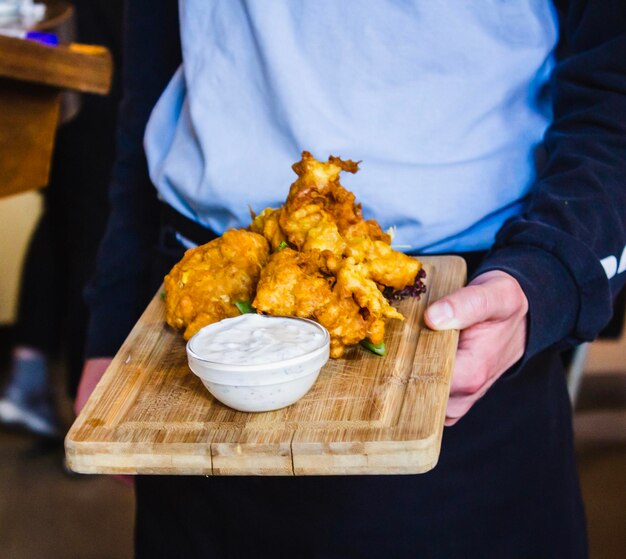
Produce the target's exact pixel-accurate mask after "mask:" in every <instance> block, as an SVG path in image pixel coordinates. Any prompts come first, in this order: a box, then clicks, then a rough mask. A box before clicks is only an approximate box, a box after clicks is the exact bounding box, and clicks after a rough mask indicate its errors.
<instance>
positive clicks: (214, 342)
mask: <svg viewBox="0 0 626 559" xmlns="http://www.w3.org/2000/svg"><path fill="white" fill-rule="evenodd" d="M324 342H325V336H324V332H323V331H322V330H321V329H320V328H318V327H317V326H316V325H315V324H311V323H310V322H307V321H304V320H298V319H293V318H287V317H278V316H263V315H258V314H242V315H241V316H237V317H235V318H227V319H224V320H221V321H219V322H216V323H214V324H210V325H209V326H206V327H205V328H203V329H202V330H201V332H200V333H199V335H196V336H195V337H194V340H193V344H192V350H193V351H194V353H196V354H197V355H199V356H202V357H203V358H204V359H206V360H208V361H211V362H214V363H225V364H232V365H244V364H245V365H255V364H262V363H276V362H278V361H284V360H285V359H291V358H293V357H299V356H301V355H305V354H307V353H309V352H311V351H313V350H315V349H318V348H320V347H321V346H322V345H323V344H324Z"/></svg>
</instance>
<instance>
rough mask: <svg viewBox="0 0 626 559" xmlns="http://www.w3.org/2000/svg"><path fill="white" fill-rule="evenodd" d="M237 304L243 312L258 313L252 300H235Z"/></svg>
mask: <svg viewBox="0 0 626 559" xmlns="http://www.w3.org/2000/svg"><path fill="white" fill-rule="evenodd" d="M235 306H236V307H237V309H239V312H240V313H241V314H250V313H256V309H255V308H254V307H253V306H252V305H251V304H250V301H235Z"/></svg>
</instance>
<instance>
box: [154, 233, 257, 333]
mask: <svg viewBox="0 0 626 559" xmlns="http://www.w3.org/2000/svg"><path fill="white" fill-rule="evenodd" d="M268 256H269V246H268V242H267V240H266V239H265V238H264V237H263V236H262V235H259V234H257V233H253V232H249V231H245V230H243V229H231V230H230V231H226V232H225V233H224V234H223V235H222V236H221V237H219V238H217V239H214V240H213V241H211V242H209V243H207V244H205V245H202V246H199V247H196V248H192V249H190V250H188V251H187V252H185V255H184V256H183V258H182V260H181V261H180V262H178V263H177V264H176V265H175V266H174V267H173V268H172V270H171V271H170V273H169V274H168V275H166V276H165V279H164V284H165V294H166V296H165V306H166V320H167V323H168V324H169V325H170V326H172V327H174V328H177V329H183V328H184V329H185V331H184V338H185V339H189V338H190V337H191V336H193V335H194V334H195V333H196V332H197V331H198V330H200V328H202V327H204V326H206V325H207V324H211V323H213V322H217V321H219V320H222V319H223V318H229V317H232V316H237V315H239V314H240V312H239V310H238V309H237V307H236V306H235V302H237V301H251V300H252V299H253V298H254V294H255V290H256V285H257V282H258V279H259V276H260V274H261V269H262V268H263V266H264V265H265V263H266V262H267V258H268Z"/></svg>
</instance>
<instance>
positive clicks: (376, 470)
mask: <svg viewBox="0 0 626 559" xmlns="http://www.w3.org/2000/svg"><path fill="white" fill-rule="evenodd" d="M420 260H422V262H423V263H424V268H425V270H426V273H427V276H426V284H427V287H428V291H427V293H426V294H425V295H422V297H421V299H420V300H417V299H415V298H412V299H405V300H404V301H402V302H400V303H399V309H400V310H401V312H402V313H403V314H404V316H405V318H406V319H405V320H404V321H398V320H393V321H389V322H388V324H387V331H386V336H385V343H386V346H387V351H388V353H387V355H386V356H385V357H379V356H376V355H374V354H372V353H369V352H368V351H366V350H364V349H363V348H361V347H360V346H357V347H354V348H352V349H351V350H350V351H349V352H348V353H347V355H346V357H345V358H342V359H337V360H330V361H329V362H328V364H327V365H326V366H324V368H323V369H322V371H321V373H320V376H319V378H318V380H317V382H316V383H315V385H314V386H313V388H312V389H311V390H310V391H309V392H308V393H307V395H306V396H304V398H302V399H301V400H299V401H298V402H296V403H295V404H294V405H292V406H289V407H287V408H284V409H281V410H277V411H273V412H265V413H244V412H238V411H235V410H232V409H230V408H228V407H226V406H224V405H223V404H221V403H220V402H218V401H217V400H215V399H214V398H213V397H212V396H211V395H210V394H209V392H208V391H207V390H206V389H205V388H204V386H203V385H202V383H201V382H200V380H199V379H198V378H197V377H196V376H195V375H193V374H192V373H191V371H190V370H189V368H188V366H187V358H186V353H185V342H184V340H183V338H182V335H181V334H180V333H179V332H175V331H173V330H172V329H170V328H169V327H168V326H167V325H166V324H165V321H164V316H165V308H164V307H165V305H164V303H163V301H162V300H161V297H160V293H157V294H156V295H155V297H154V298H153V300H152V302H151V303H150V305H149V306H148V308H147V309H146V311H145V312H144V314H143V315H142V316H141V318H140V319H139V321H138V322H137V324H136V326H135V327H134V329H133V330H132V332H131V333H130V334H129V336H128V338H127V339H126V341H125V342H124V344H123V345H122V347H121V349H120V351H119V352H118V354H117V355H116V357H115V359H114V360H113V362H112V364H111V366H110V367H109V368H108V369H107V371H106V373H105V375H104V376H103V378H102V380H101V381H100V383H99V384H98V386H97V387H96V389H95V390H94V392H93V394H92V396H91V398H90V399H89V401H88V402H87V404H86V406H85V408H84V409H83V411H82V413H81V414H80V415H79V417H78V418H77V419H76V421H75V423H74V425H73V426H72V428H71V429H70V431H69V433H68V434H67V437H66V440H65V449H66V455H67V463H68V465H69V467H70V468H71V469H72V470H74V471H76V472H81V473H102V474H120V473H128V474H197V475H331V474H409V473H421V472H425V471H428V470H430V469H432V468H433V467H434V466H435V464H436V463H437V459H438V456H439V449H440V447H441V438H442V433H443V422H444V418H445V410H446V404H447V400H448V391H449V386H450V377H451V371H452V366H453V363H454V355H455V351H456V346H457V341H458V332H457V331H447V332H434V331H432V330H429V329H428V328H426V327H425V325H424V323H423V320H422V315H423V312H424V309H425V308H426V306H427V305H428V304H430V303H431V302H433V301H435V300H436V299H438V298H440V297H441V296H443V295H445V294H447V293H449V292H451V291H454V290H456V289H458V288H459V287H461V286H462V285H464V283H465V275H466V271H465V261H464V260H463V259H461V258H459V257H455V256H439V257H422V258H420Z"/></svg>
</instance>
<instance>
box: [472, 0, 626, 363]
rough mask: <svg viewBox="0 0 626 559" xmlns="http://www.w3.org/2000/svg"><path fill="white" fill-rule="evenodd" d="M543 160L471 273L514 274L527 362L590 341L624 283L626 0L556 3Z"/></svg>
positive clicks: (625, 235)
mask: <svg viewBox="0 0 626 559" xmlns="http://www.w3.org/2000/svg"><path fill="white" fill-rule="evenodd" d="M561 4H563V7H564V10H563V12H562V13H561V15H562V22H561V37H562V39H561V40H562V41H563V42H564V44H563V46H564V48H565V52H564V54H563V56H562V57H560V58H559V61H558V63H557V66H556V68H555V71H554V73H553V77H552V80H551V89H552V99H553V111H554V119H553V123H552V125H551V126H550V127H549V128H548V131H547V133H546V136H545V147H546V150H547V155H548V161H547V165H546V167H545V168H544V170H543V172H542V173H541V175H540V176H539V177H538V180H537V182H536V184H535V185H534V188H533V191H532V194H531V198H530V201H529V205H528V208H527V211H526V212H525V213H524V214H523V215H521V216H519V217H517V218H514V219H511V220H509V221H508V222H506V223H505V224H504V226H503V227H502V229H501V230H500V232H499V233H498V235H497V237H496V242H495V244H494V246H493V248H492V250H491V251H490V252H489V254H488V255H487V257H486V259H485V260H484V262H483V263H482V265H481V266H480V267H479V268H478V270H477V272H476V273H475V274H474V275H478V274H480V273H483V272H486V271H488V270H492V269H500V270H504V271H506V272H508V273H509V274H511V275H513V276H514V277H515V278H516V279H517V280H518V281H519V283H520V285H521V287H522V289H523V290H524V292H525V294H526V296H527V298H528V302H529V318H528V339H527V347H526V353H525V356H524V358H523V361H526V360H527V359H529V358H530V357H532V356H533V355H535V354H536V353H538V352H539V351H541V350H543V349H546V348H548V347H556V348H565V347H568V346H571V345H575V344H578V343H581V342H583V341H589V340H592V339H594V338H595V337H596V336H597V335H598V334H599V332H600V331H601V329H602V327H603V326H604V325H605V324H606V323H607V322H608V321H609V320H610V318H611V314H612V301H613V299H614V298H615V296H616V295H617V293H618V292H619V290H620V289H621V288H622V287H623V286H624V284H625V283H626V249H625V245H626V3H624V2H623V0H589V1H581V0H576V1H572V2H569V3H567V5H566V6H565V3H564V2H562V3H561Z"/></svg>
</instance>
